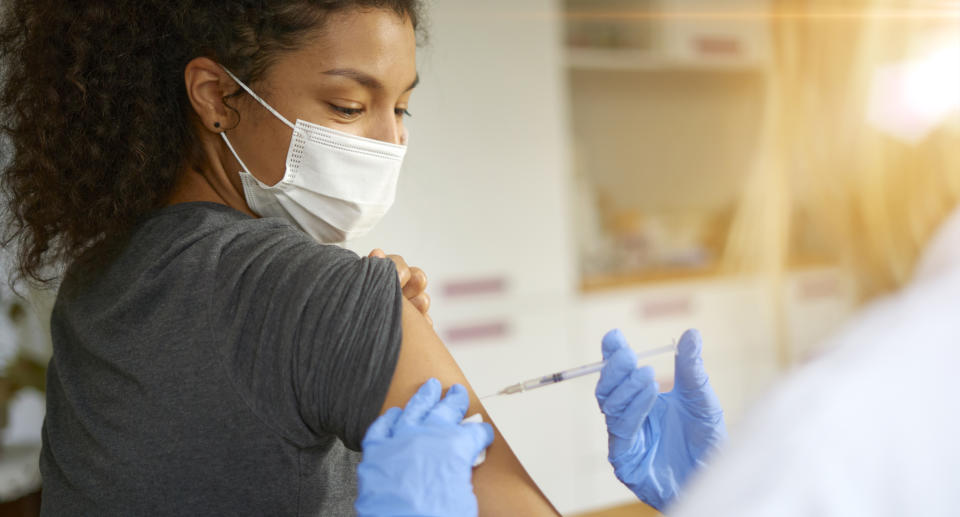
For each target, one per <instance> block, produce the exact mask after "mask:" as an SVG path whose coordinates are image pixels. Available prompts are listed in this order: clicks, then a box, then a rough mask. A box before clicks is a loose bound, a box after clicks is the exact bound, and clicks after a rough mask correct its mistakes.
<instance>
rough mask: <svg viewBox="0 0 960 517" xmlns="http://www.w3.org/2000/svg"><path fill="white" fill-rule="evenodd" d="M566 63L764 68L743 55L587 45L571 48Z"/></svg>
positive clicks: (621, 68)
mask: <svg viewBox="0 0 960 517" xmlns="http://www.w3.org/2000/svg"><path fill="white" fill-rule="evenodd" d="M566 65H567V68H569V69H572V70H607V71H618V70H619V71H631V70H634V71H670V70H689V71H708V72H726V71H733V72H736V71H751V70H760V69H761V68H762V67H763V64H762V63H761V62H760V61H751V60H746V59H741V58H730V59H724V58H714V59H706V58H703V59H680V58H677V57H672V56H669V55H667V54H664V53H661V52H653V51H649V50H635V49H617V48H584V47H573V48H568V49H567V54H566Z"/></svg>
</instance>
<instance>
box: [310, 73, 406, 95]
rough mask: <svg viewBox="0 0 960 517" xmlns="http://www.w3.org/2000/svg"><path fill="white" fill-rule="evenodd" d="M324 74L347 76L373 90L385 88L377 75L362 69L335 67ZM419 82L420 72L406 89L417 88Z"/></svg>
mask: <svg viewBox="0 0 960 517" xmlns="http://www.w3.org/2000/svg"><path fill="white" fill-rule="evenodd" d="M323 75H338V76H340V77H347V78H349V79H353V80H354V81H356V82H358V83H360V85H361V86H364V87H366V88H369V89H371V90H382V89H383V83H381V82H380V81H379V80H378V79H377V78H376V77H374V76H372V75H370V74H367V73H364V72H361V71H360V70H357V69H355V68H334V69H331V70H327V71H326V72H324V73H323ZM418 84H420V74H419V73H418V74H417V77H416V78H415V79H414V80H413V82H412V83H410V86H408V87H407V89H406V90H404V91H405V92H408V91H410V90H412V89H414V88H416V87H417V85H418Z"/></svg>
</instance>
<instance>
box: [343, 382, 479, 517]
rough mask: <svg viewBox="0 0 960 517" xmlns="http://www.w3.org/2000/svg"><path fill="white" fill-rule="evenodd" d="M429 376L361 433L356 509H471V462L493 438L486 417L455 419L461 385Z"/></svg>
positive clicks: (365, 515) (392, 512)
mask: <svg viewBox="0 0 960 517" xmlns="http://www.w3.org/2000/svg"><path fill="white" fill-rule="evenodd" d="M442 391H443V387H442V386H441V385H440V382H439V381H438V380H436V379H430V380H429V381H427V382H426V383H425V384H424V385H423V386H421V387H420V389H419V390H417V393H416V394H414V395H413V397H412V398H411V399H410V402H408V403H407V407H406V408H405V409H403V410H402V411H401V410H400V408H396V407H395V408H390V409H389V410H387V412H386V413H384V414H383V415H382V416H381V417H380V418H378V419H377V420H375V421H374V422H373V425H371V426H370V429H368V430H367V434H366V436H364V438H363V461H361V462H360V465H359V466H358V467H357V478H358V490H357V491H358V495H357V502H356V509H357V514H358V515H359V516H360V517H372V516H378V517H381V516H400V515H402V516H429V517H433V516H436V517H441V516H442V517H446V516H450V515H457V516H460V515H464V516H471V515H477V497H476V496H475V495H474V493H473V483H472V478H473V462H474V460H475V459H476V458H477V455H479V454H480V452H481V451H483V450H484V449H486V448H487V447H488V446H489V445H490V444H491V443H492V442H493V428H492V427H491V426H490V424H486V423H463V424H462V423H460V422H461V421H462V420H463V417H464V415H465V414H466V412H467V407H468V406H469V405H470V398H469V396H468V394H467V389H466V388H464V387H463V386H461V385H459V384H454V385H453V386H451V387H450V389H449V390H448V391H447V396H446V397H445V398H443V400H441V399H440V394H441V392H442Z"/></svg>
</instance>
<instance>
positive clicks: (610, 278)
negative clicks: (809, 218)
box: [580, 256, 837, 293]
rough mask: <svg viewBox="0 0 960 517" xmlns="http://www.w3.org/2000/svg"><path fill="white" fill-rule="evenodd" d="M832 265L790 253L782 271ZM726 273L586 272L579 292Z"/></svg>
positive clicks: (714, 268)
mask: <svg viewBox="0 0 960 517" xmlns="http://www.w3.org/2000/svg"><path fill="white" fill-rule="evenodd" d="M836 267H837V262H835V261H830V260H827V259H825V258H821V257H813V256H801V257H791V258H790V259H789V260H788V261H787V265H786V267H785V269H784V271H785V272H802V271H814V270H820V269H830V268H836ZM728 274H729V275H735V274H736V271H730V270H727V269H724V268H722V267H721V266H720V265H717V264H710V265H706V266H701V267H661V268H651V269H647V270H643V271H624V272H622V273H608V274H599V275H589V276H584V277H582V278H581V279H580V292H581V293H595V292H601V291H610V290H614V289H623V288H630V287H637V286H643V285H650V284H664V283H672V282H686V281H694V280H703V279H705V278H719V277H722V276H725V275H728Z"/></svg>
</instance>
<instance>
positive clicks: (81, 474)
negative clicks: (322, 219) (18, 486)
mask: <svg viewBox="0 0 960 517" xmlns="http://www.w3.org/2000/svg"><path fill="white" fill-rule="evenodd" d="M78 276H79V275H78V274H77V272H76V271H75V270H71V271H70V272H68V274H67V275H66V278H65V279H64V282H63V284H62V286H61V288H60V293H59V295H58V298H57V304H56V307H55V309H54V313H53V319H52V323H51V329H52V333H53V345H54V354H53V359H52V360H51V362H50V369H49V373H48V379H47V384H48V386H47V416H46V420H45V421H44V425H43V453H42V455H41V459H40V469H41V472H42V474H43V507H42V513H43V514H44V515H297V516H299V515H337V516H339V515H352V514H353V501H354V499H355V498H356V464H357V461H358V460H359V453H357V452H354V451H358V450H359V449H360V442H361V440H362V438H363V435H364V433H365V432H366V429H367V427H368V426H369V425H370V424H371V423H372V422H373V420H374V419H375V418H376V416H377V414H378V412H379V409H380V407H381V406H382V404H383V402H384V399H385V397H386V393H387V389H388V387H389V384H390V380H391V378H392V376H393V372H394V369H395V367H396V363H397V357H398V354H399V349H400V341H401V326H400V320H401V310H402V305H401V303H402V294H401V292H400V286H399V281H398V279H397V273H396V268H395V267H394V265H393V263H392V262H391V261H390V260H388V259H369V258H360V257H358V256H357V255H355V254H354V253H352V252H350V251H346V250H343V249H341V248H338V247H336V246H324V245H320V244H317V243H316V242H314V241H313V240H311V239H310V238H309V237H308V236H306V235H305V234H304V233H302V232H301V231H299V230H297V229H295V228H294V227H293V226H292V225H290V224H289V223H287V222H285V221H282V220H280V219H273V218H267V219H253V218H251V217H248V216H246V215H244V214H242V213H240V212H237V211H235V210H232V209H230V208H228V207H225V206H222V205H217V204H213V203H186V204H180V205H175V206H171V207H167V208H164V209H162V210H160V211H158V212H157V213H156V214H155V215H153V216H152V217H150V218H149V219H148V220H146V221H145V222H144V223H143V224H141V225H140V226H138V228H137V230H136V231H135V233H134V234H133V236H132V238H131V239H130V241H129V242H128V243H126V244H125V246H124V248H123V249H122V250H121V251H120V252H119V254H118V255H116V257H115V258H114V259H113V260H111V262H110V264H109V266H108V267H106V268H105V269H103V271H102V272H101V273H99V274H97V275H96V276H95V277H94V278H93V279H85V280H81V279H79V278H78ZM348 449H352V450H348Z"/></svg>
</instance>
